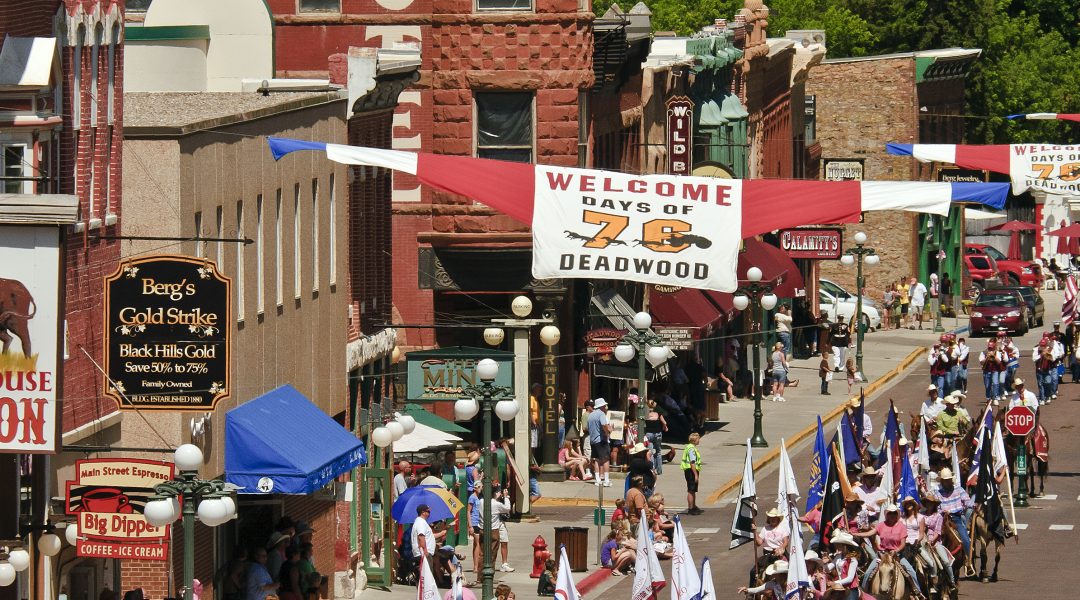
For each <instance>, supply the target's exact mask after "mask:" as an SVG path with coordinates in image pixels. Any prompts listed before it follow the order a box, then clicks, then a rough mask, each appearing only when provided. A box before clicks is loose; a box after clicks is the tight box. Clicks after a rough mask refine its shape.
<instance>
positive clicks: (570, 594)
mask: <svg viewBox="0 0 1080 600" xmlns="http://www.w3.org/2000/svg"><path fill="white" fill-rule="evenodd" d="M555 597H556V598H562V600H580V598H581V594H580V593H579V592H578V590H577V586H575V585H574V576H573V575H571V574H570V558H569V557H567V556H566V546H559V574H558V576H556V577H555Z"/></svg>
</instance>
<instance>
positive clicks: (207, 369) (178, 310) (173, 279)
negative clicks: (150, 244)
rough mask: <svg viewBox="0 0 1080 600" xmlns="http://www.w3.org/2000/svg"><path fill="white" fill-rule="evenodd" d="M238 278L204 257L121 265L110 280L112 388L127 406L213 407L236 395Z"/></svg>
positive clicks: (107, 310)
mask: <svg viewBox="0 0 1080 600" xmlns="http://www.w3.org/2000/svg"><path fill="white" fill-rule="evenodd" d="M230 284H231V282H230V280H229V279H228V278H227V277H225V276H224V275H222V274H221V273H219V272H218V270H217V267H216V265H215V264H214V263H213V261H210V260H206V259H201V258H195V257H190V256H174V255H157V256H149V257H143V258H137V259H133V260H129V261H125V262H123V263H121V264H120V268H119V269H117V271H116V272H115V273H113V274H112V275H110V276H109V277H107V278H106V279H105V347H106V349H107V352H106V354H105V371H106V372H107V373H108V375H109V380H108V381H106V382H105V393H106V394H107V395H109V396H111V397H112V398H114V399H116V401H117V402H118V403H119V404H120V408H121V409H134V408H139V409H160V410H192V411H209V410H213V408H214V405H215V403H217V401H218V400H221V399H222V398H226V397H228V396H229V392H230V386H229V348H230V330H229V324H230V318H231V317H230V315H231V314H232V294H231V290H230V287H231V285H230Z"/></svg>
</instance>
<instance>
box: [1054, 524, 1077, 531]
mask: <svg viewBox="0 0 1080 600" xmlns="http://www.w3.org/2000/svg"><path fill="white" fill-rule="evenodd" d="M1072 530H1073V526H1072V525H1051V526H1050V531H1072Z"/></svg>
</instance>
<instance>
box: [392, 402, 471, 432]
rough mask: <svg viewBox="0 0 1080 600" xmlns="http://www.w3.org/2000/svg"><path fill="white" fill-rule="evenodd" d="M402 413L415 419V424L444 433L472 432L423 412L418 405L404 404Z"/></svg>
mask: <svg viewBox="0 0 1080 600" xmlns="http://www.w3.org/2000/svg"><path fill="white" fill-rule="evenodd" d="M402 412H404V413H405V414H407V415H409V416H410V417H412V418H414V419H416V422H417V423H422V424H424V425H427V426H428V427H431V428H432V429H438V430H439V431H442V432H444V433H469V432H470V431H472V430H471V429H466V428H464V427H462V426H461V425H458V424H457V423H455V422H453V421H447V420H446V419H444V418H442V417H440V416H439V415H437V414H435V413H433V412H430V411H428V410H425V409H424V407H423V406H420V405H419V404H406V405H405V410H404V411H402Z"/></svg>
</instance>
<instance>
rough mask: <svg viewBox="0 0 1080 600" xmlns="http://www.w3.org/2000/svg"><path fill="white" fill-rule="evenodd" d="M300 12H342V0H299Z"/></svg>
mask: <svg viewBox="0 0 1080 600" xmlns="http://www.w3.org/2000/svg"><path fill="white" fill-rule="evenodd" d="M297 4H298V6H297V8H298V12H302V13H304V12H331V13H336V12H341V0H298V2H297Z"/></svg>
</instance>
